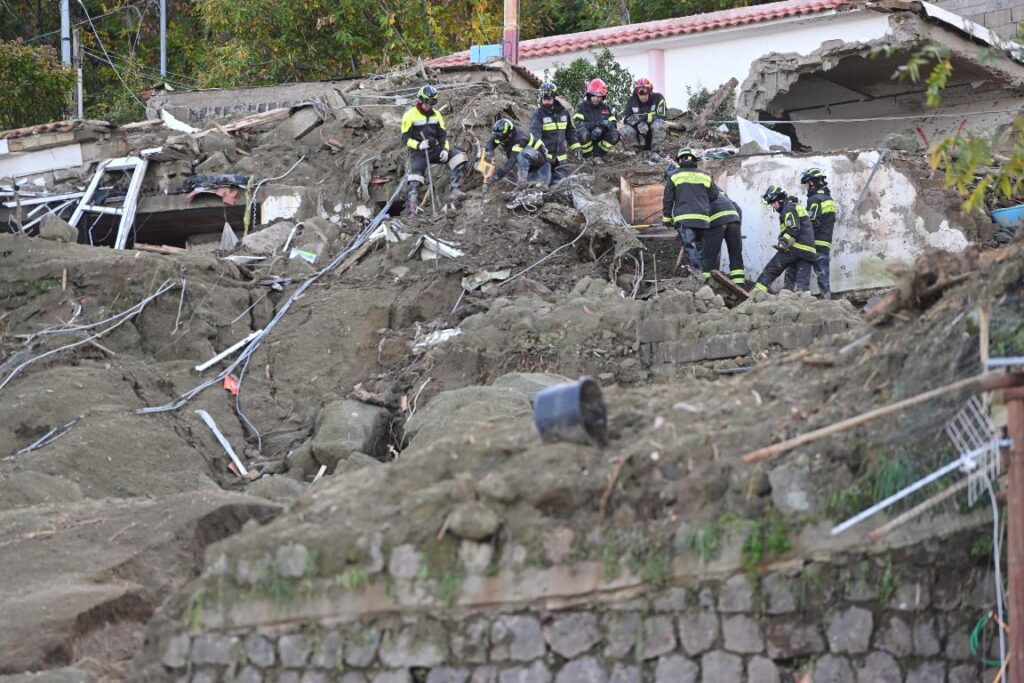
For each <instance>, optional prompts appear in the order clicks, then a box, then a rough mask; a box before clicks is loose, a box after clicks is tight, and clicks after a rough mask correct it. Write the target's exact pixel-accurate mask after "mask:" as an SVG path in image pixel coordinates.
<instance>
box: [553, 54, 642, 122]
mask: <svg viewBox="0 0 1024 683" xmlns="http://www.w3.org/2000/svg"><path fill="white" fill-rule="evenodd" d="M591 54H592V57H593V60H589V59H586V58H585V57H579V58H578V59H574V60H573V61H571V62H569V63H568V64H566V65H558V66H557V67H556V68H555V70H554V72H553V73H549V72H548V70H547V69H545V70H544V80H551V81H554V83H555V85H557V86H558V92H559V93H561V95H562V97H563V98H564V99H565V100H566V101H567V102H568V104H569V106H570V107H575V106H576V103H577V102H578V101H579V100H580V98H581V97H582V96H583V93H584V92H585V91H586V89H587V83H589V82H590V80H591V79H592V78H601V79H603V80H604V82H605V83H606V84H607V85H608V98H607V100H606V101H607V103H608V106H610V107H611V108H612V111H614V112H615V113H616V116H617V115H618V112H619V111H620V110H621V109H622V107H623V106H624V105H625V104H626V100H628V99H629V96H630V94H631V93H632V92H633V74H631V73H630V72H629V70H628V69H626V68H625V67H624V66H622V65H621V64H619V63H618V62H617V61H615V57H614V56H613V55H612V53H611V50H609V49H608V48H602V49H601V50H600V51H598V52H594V53H591Z"/></svg>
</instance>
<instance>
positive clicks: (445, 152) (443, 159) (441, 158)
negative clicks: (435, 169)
mask: <svg viewBox="0 0 1024 683" xmlns="http://www.w3.org/2000/svg"><path fill="white" fill-rule="evenodd" d="M437 158H438V160H439V161H440V162H441V163H442V164H445V163H448V150H446V149H442V150H441V153H440V154H438V155H437Z"/></svg>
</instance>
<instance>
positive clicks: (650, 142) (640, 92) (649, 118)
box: [620, 78, 668, 151]
mask: <svg viewBox="0 0 1024 683" xmlns="http://www.w3.org/2000/svg"><path fill="white" fill-rule="evenodd" d="M666 110H667V107H666V105H665V98H664V97H663V96H662V94H661V93H657V92H654V85H653V84H652V83H651V82H650V81H649V80H648V79H646V78H638V79H636V87H635V88H633V94H632V95H630V96H629V101H627V102H626V108H625V109H624V110H623V111H622V123H623V126H622V130H621V131H620V133H621V134H622V139H623V141H624V142H625V143H626V144H627V145H629V146H631V147H640V148H641V149H644V150H647V151H650V149H651V147H652V146H658V145H661V143H662V142H664V141H665V136H666V135H667V134H668V124H667V123H666V122H665V113H666Z"/></svg>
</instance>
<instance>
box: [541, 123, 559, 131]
mask: <svg viewBox="0 0 1024 683" xmlns="http://www.w3.org/2000/svg"><path fill="white" fill-rule="evenodd" d="M541 129H542V130H558V124H557V123H545V124H544V125H543V126H541Z"/></svg>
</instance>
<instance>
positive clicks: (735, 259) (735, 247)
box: [725, 221, 747, 285]
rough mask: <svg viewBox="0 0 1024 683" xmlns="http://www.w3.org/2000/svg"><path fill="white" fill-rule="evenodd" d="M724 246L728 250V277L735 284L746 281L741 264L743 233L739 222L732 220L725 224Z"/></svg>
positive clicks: (744, 271)
mask: <svg viewBox="0 0 1024 683" xmlns="http://www.w3.org/2000/svg"><path fill="white" fill-rule="evenodd" d="M725 248H726V249H728V251H729V279H730V280H731V281H732V282H733V283H734V284H737V285H742V284H744V283H746V281H747V272H746V270H745V269H744V266H743V233H742V232H741V231H740V224H739V223H738V222H735V221H734V222H732V223H729V224H728V225H726V226H725Z"/></svg>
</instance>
